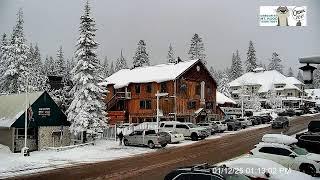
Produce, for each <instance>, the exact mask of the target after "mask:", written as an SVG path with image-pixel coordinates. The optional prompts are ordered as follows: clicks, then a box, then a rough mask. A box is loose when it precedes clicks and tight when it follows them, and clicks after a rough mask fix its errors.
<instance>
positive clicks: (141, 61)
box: [133, 40, 150, 68]
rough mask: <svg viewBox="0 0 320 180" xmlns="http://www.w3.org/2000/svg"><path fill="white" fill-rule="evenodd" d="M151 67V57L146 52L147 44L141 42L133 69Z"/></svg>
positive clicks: (134, 59)
mask: <svg viewBox="0 0 320 180" xmlns="http://www.w3.org/2000/svg"><path fill="white" fill-rule="evenodd" d="M149 65H150V61H149V55H148V53H147V50H146V43H145V42H144V40H140V41H139V43H138V48H137V51H136V53H135V56H134V57H133V68H136V67H142V66H149Z"/></svg>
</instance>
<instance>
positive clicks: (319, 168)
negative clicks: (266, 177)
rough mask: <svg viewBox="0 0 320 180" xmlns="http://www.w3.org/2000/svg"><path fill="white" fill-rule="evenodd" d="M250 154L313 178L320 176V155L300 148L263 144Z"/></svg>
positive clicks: (258, 145)
mask: <svg viewBox="0 0 320 180" xmlns="http://www.w3.org/2000/svg"><path fill="white" fill-rule="evenodd" d="M250 154H252V156H253V157H258V158H263V159H269V160H272V161H274V162H277V163H279V164H282V165H283V166H285V167H287V168H291V169H293V170H297V171H301V172H304V173H306V174H309V175H312V176H315V175H317V174H320V155H317V154H312V153H308V152H307V151H306V150H305V149H303V148H299V147H298V146H291V147H290V146H287V145H284V144H277V143H264V142H262V143H259V144H257V145H256V147H255V148H254V149H253V150H251V151H250Z"/></svg>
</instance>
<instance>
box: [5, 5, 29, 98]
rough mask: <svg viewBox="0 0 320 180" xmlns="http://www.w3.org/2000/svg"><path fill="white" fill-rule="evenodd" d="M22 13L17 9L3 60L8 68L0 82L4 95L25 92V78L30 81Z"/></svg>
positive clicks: (27, 49)
mask: <svg viewBox="0 0 320 180" xmlns="http://www.w3.org/2000/svg"><path fill="white" fill-rule="evenodd" d="M23 23H24V21H23V11H22V9H19V11H18V14H17V23H16V25H15V27H14V28H13V33H12V36H11V42H10V45H8V46H7V47H6V50H5V51H6V54H5V59H6V60H7V63H8V66H7V69H6V71H5V73H4V75H3V76H2V77H1V80H0V91H2V92H5V93H18V92H25V90H26V87H27V80H26V79H27V78H28V79H29V80H30V79H32V78H33V77H32V74H31V73H30V69H28V67H30V63H29V61H28V52H29V47H28V46H27V45H26V40H25V36H24V31H23Z"/></svg>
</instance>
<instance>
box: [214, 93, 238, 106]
mask: <svg viewBox="0 0 320 180" xmlns="http://www.w3.org/2000/svg"><path fill="white" fill-rule="evenodd" d="M216 98H217V104H224V103H232V104H237V103H236V102H235V101H234V100H233V99H231V98H229V97H227V96H225V95H224V94H222V93H220V92H218V91H217V96H216Z"/></svg>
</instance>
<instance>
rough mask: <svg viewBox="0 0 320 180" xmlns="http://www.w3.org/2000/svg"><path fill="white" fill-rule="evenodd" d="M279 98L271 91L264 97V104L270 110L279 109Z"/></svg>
mask: <svg viewBox="0 0 320 180" xmlns="http://www.w3.org/2000/svg"><path fill="white" fill-rule="evenodd" d="M281 102H282V100H281V97H280V96H278V95H277V92H276V91H275V90H274V89H272V90H271V91H269V92H268V93H267V95H266V103H267V104H268V105H269V106H270V107H271V108H272V109H276V108H281Z"/></svg>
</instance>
